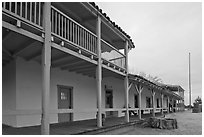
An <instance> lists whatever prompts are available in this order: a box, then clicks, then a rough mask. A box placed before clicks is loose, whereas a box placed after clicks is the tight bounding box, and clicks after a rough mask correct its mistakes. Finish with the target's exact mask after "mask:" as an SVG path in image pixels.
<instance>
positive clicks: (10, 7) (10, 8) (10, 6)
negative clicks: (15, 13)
mask: <svg viewBox="0 0 204 137" xmlns="http://www.w3.org/2000/svg"><path fill="white" fill-rule="evenodd" d="M8 10H9V11H11V2H9V9H8Z"/></svg>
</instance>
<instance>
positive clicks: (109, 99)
mask: <svg viewBox="0 0 204 137" xmlns="http://www.w3.org/2000/svg"><path fill="white" fill-rule="evenodd" d="M105 101H106V104H105V107H106V108H113V91H112V90H106V100H105ZM112 115H113V112H112V111H111V112H110V111H108V112H106V116H107V117H108V116H112Z"/></svg>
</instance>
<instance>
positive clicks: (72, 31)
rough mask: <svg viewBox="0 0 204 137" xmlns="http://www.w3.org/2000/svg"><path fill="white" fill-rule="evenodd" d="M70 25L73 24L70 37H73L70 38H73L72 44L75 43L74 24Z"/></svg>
mask: <svg viewBox="0 0 204 137" xmlns="http://www.w3.org/2000/svg"><path fill="white" fill-rule="evenodd" d="M72 24H73V25H72V36H73V37H72V38H73V43H75V37H74V36H75V35H74V28H75V26H74V22H72Z"/></svg>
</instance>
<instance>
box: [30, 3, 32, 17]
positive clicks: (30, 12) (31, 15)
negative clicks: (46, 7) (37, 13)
mask: <svg viewBox="0 0 204 137" xmlns="http://www.w3.org/2000/svg"><path fill="white" fill-rule="evenodd" d="M30 21H32V2H30Z"/></svg>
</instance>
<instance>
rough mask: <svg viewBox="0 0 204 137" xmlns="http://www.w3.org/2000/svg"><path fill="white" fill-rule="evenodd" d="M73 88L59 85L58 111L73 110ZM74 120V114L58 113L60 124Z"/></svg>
mask: <svg viewBox="0 0 204 137" xmlns="http://www.w3.org/2000/svg"><path fill="white" fill-rule="evenodd" d="M72 92H73V87H68V86H61V85H58V109H73V103H72V102H73V101H72V100H73V95H72ZM72 120H73V116H72V113H58V122H59V123H61V122H69V121H72Z"/></svg>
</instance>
